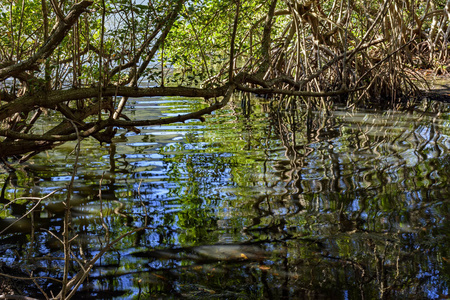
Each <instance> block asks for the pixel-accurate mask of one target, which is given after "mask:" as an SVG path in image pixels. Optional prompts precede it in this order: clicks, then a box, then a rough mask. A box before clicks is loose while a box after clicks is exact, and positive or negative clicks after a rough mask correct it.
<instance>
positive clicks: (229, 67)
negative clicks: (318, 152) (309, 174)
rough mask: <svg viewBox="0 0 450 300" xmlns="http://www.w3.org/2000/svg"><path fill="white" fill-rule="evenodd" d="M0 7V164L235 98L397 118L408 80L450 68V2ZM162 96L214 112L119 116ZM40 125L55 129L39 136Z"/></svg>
mask: <svg viewBox="0 0 450 300" xmlns="http://www.w3.org/2000/svg"><path fill="white" fill-rule="evenodd" d="M0 5H1V6H0V13H1V18H0V28H1V29H2V32H4V33H5V34H2V35H1V37H0V85H1V86H0V87H1V91H0V92H1V94H0V99H1V106H0V120H1V129H0V136H1V137H2V143H1V145H0V157H2V158H3V159H5V158H7V157H15V158H20V159H21V160H22V161H24V160H26V159H27V158H29V157H30V156H31V155H33V154H35V153H38V152H39V151H42V150H44V149H49V148H51V147H53V146H54V145H57V144H59V143H62V142H64V141H68V140H76V139H81V138H85V137H88V136H93V137H94V138H96V139H97V140H98V141H99V142H110V141H111V138H112V137H113V136H114V133H115V130H114V128H117V127H122V128H128V129H129V130H134V131H138V129H136V128H135V126H142V125H156V124H163V123H171V122H180V121H184V120H187V119H192V118H196V119H202V115H204V114H207V113H211V112H212V111H214V110H216V109H219V108H221V107H223V106H224V105H225V104H226V103H227V101H228V99H229V96H230V95H231V94H232V93H233V92H234V91H236V90H240V91H244V92H252V93H257V94H259V95H264V94H266V95H271V96H274V97H275V96H276V98H274V99H276V100H277V101H278V104H279V105H280V106H283V107H288V106H289V105H293V104H295V103H297V102H301V103H306V104H307V105H308V106H309V107H311V106H313V105H316V106H317V105H319V106H321V107H322V108H327V107H328V106H329V104H331V103H333V102H336V101H340V102H343V103H345V104H347V105H348V106H353V105H371V104H373V103H374V102H376V103H378V104H380V103H382V104H388V105H395V104H396V103H399V101H400V102H401V101H407V100H409V99H411V97H413V96H415V95H416V93H417V88H416V85H415V84H414V82H415V81H414V80H413V79H417V76H416V74H415V71H416V70H417V68H427V69H433V70H434V71H435V72H440V73H442V72H446V70H445V62H446V61H447V60H448V35H449V31H450V27H449V26H448V19H449V16H450V12H449V5H450V3H449V1H447V3H444V2H443V1H439V0H428V1H411V0H409V1H398V0H384V1H365V0H360V1H337V0H335V1H301V0H284V1H282V0H280V1H278V0H255V1H244V0H235V1H229V0H226V1H224V0H202V1H182V0H180V1H163V0H161V1H148V3H147V2H133V1H128V0H123V1H122V0H120V1H117V0H114V1H99V2H96V3H94V2H92V1H81V2H79V3H73V2H70V1H69V2H67V1H64V2H60V3H58V2H57V1H54V0H52V1H6V0H3V1H2V2H1V4H0ZM147 86H150V87H147ZM164 95H175V96H176V95H178V96H187V97H204V98H205V99H210V98H213V99H214V100H212V101H211V105H210V107H208V108H206V109H203V110H200V111H198V112H196V113H192V114H187V115H183V116H177V117H172V118H166V119H156V120H133V121H132V120H130V119H129V118H128V117H127V116H125V115H123V114H122V110H123V107H124V106H125V104H126V102H127V99H128V98H129V97H142V96H164ZM222 97H223V98H222ZM317 99H319V100H317ZM46 114H51V115H52V117H54V118H56V119H59V120H60V123H59V124H58V125H57V126H55V127H54V128H52V129H51V130H48V131H45V132H43V131H42V130H40V129H39V128H40V127H39V126H38V125H39V122H40V119H41V118H40V117H41V116H43V115H46ZM25 154H26V155H25Z"/></svg>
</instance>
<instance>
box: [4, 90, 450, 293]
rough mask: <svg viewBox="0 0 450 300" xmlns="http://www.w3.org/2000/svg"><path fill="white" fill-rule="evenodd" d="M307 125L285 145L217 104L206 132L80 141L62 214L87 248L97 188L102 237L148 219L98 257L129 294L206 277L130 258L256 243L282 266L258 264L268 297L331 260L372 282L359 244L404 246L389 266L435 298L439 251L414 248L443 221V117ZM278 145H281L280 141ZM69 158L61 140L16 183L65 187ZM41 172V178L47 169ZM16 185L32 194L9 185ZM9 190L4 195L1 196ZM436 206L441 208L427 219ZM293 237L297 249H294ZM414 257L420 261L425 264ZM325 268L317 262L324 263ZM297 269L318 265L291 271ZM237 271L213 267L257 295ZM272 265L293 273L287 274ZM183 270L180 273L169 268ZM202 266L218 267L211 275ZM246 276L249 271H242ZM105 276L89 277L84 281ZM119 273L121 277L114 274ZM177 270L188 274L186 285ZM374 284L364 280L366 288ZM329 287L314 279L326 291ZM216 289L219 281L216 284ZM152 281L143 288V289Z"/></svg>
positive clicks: (192, 129) (321, 120) (149, 113)
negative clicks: (83, 234)
mask: <svg viewBox="0 0 450 300" xmlns="http://www.w3.org/2000/svg"><path fill="white" fill-rule="evenodd" d="M191 104H192V105H195V106H196V108H201V107H203V106H204V105H205V104H202V103H201V102H198V103H195V101H192V100H190V102H187V101H185V100H183V99H179V98H168V99H161V98H155V99H142V100H137V99H132V100H131V102H130V106H129V107H128V108H127V109H128V111H127V112H126V114H127V115H129V116H130V117H131V118H132V119H154V118H159V117H160V116H161V115H164V116H176V115H178V114H181V113H187V112H189V111H191V109H192V107H191V106H190V105H191ZM174 106H175V107H176V109H175V108H174ZM255 110H256V109H255ZM314 116H315V118H316V119H314V120H315V122H313V124H312V125H311V126H312V128H310V130H309V132H312V134H310V135H309V136H308V131H307V130H306V128H305V124H306V122H304V120H303V119H301V120H300V121H299V124H298V126H297V132H296V145H293V143H292V136H293V135H292V132H290V131H289V130H286V131H283V130H285V129H286V128H288V127H289V126H286V127H283V128H279V127H277V126H272V127H271V126H270V125H269V122H267V118H268V117H267V112H264V113H257V112H254V113H253V114H251V115H250V117H249V118H250V119H248V118H244V117H243V116H242V114H241V113H240V110H239V108H238V109H237V110H236V109H232V108H230V107H228V108H227V109H225V110H223V111H221V112H219V113H216V114H213V115H212V116H207V121H206V122H205V123H201V122H200V121H197V120H191V121H189V122H186V123H183V124H173V125H163V126H147V127H140V128H139V129H140V130H141V133H140V134H135V133H133V132H126V130H123V129H120V130H119V135H118V136H117V137H116V143H115V148H114V147H108V146H107V145H101V146H100V145H98V143H96V142H95V141H94V140H91V139H89V140H86V141H83V145H84V147H83V149H82V154H81V157H80V162H79V172H78V174H77V177H76V178H75V181H76V184H75V192H74V193H75V194H76V195H78V196H77V198H76V200H74V203H76V205H77V207H75V208H74V214H76V216H77V218H80V220H78V221H79V222H81V219H83V222H92V224H93V225H92V224H91V225H90V227H89V228H92V229H90V230H92V232H89V234H90V235H91V237H92V239H93V241H92V242H90V243H93V244H94V243H95V242H94V241H95V237H96V236H100V237H102V238H103V233H102V232H95V230H97V229H94V228H95V225H98V224H100V221H99V220H100V217H99V211H100V205H99V204H98V194H99V190H100V186H99V182H100V180H101V181H102V187H101V190H102V194H103V203H102V207H103V209H104V211H105V212H104V214H105V216H104V219H105V222H106V223H107V224H108V226H109V227H110V228H111V230H112V232H113V234H116V235H117V234H119V233H121V232H123V231H124V230H126V229H132V228H136V227H138V226H142V225H143V224H144V223H145V218H148V220H147V221H148V222H149V224H150V227H151V229H148V230H146V231H145V232H144V233H143V234H142V236H141V237H140V238H139V240H137V238H136V240H133V239H134V237H132V238H130V239H129V240H127V241H124V242H123V244H120V245H119V246H118V249H121V250H120V251H123V252H121V253H120V255H119V254H117V253H116V254H114V253H111V257H110V260H111V262H112V263H114V262H116V261H120V263H127V264H129V265H128V266H127V267H121V268H119V269H112V270H114V271H115V272H117V273H116V275H114V276H116V277H115V278H117V280H118V282H119V283H118V284H119V285H120V286H122V287H123V288H124V289H125V290H132V291H134V293H135V294H136V293H137V291H138V288H137V287H136V285H135V282H136V278H141V277H142V278H143V274H144V273H145V274H146V276H150V275H148V274H152V273H153V272H156V271H158V270H162V271H161V273H158V274H157V275H158V276H163V277H164V278H167V280H168V282H169V283H170V284H174V286H176V287H174V289H179V290H180V291H181V290H183V287H182V286H185V287H188V286H189V285H193V284H197V283H196V282H198V281H199V280H200V279H199V278H200V277H199V276H197V275H198V274H200V271H199V269H191V267H192V265H195V266H196V267H198V266H202V267H204V268H205V269H206V267H207V265H205V264H203V262H201V260H199V261H197V260H195V259H194V258H189V259H185V260H183V259H180V258H177V259H175V258H171V259H157V258H136V257H134V256H133V253H135V252H137V251H150V250H151V249H153V248H155V249H156V248H157V249H163V250H167V251H168V250H169V249H180V251H181V252H182V253H183V254H184V255H188V254H192V253H190V252H189V251H190V250H192V249H191V248H189V249H190V250H189V249H188V250H183V247H191V246H199V245H215V244H220V243H226V244H234V243H238V242H246V243H255V244H258V245H260V244H261V247H262V248H264V247H266V250H267V251H268V253H271V251H274V250H277V249H280V248H283V249H286V251H287V253H288V254H287V255H285V257H286V260H285V261H283V262H281V260H282V259H284V258H283V255H281V256H279V257H276V256H270V255H269V256H268V258H267V259H266V261H265V263H266V264H267V265H270V266H271V268H272V269H271V270H270V271H267V272H268V273H267V274H269V275H270V276H272V277H270V278H271V279H270V280H272V281H270V282H269V285H270V284H273V286H279V285H280V281H277V280H278V278H279V277H280V276H278V275H276V274H286V275H285V278H287V279H286V280H293V281H292V282H290V283H289V285H290V286H292V288H294V289H296V286H297V285H296V284H297V283H298V282H297V281H296V280H301V279H302V278H303V277H302V276H303V275H302V273H301V272H302V271H299V270H308V271H310V272H315V270H316V269H320V270H330V272H331V271H336V272H339V270H340V269H342V268H344V267H342V265H339V264H338V263H337V262H339V263H340V262H341V261H340V260H339V259H342V261H345V262H347V263H348V262H349V261H356V263H357V264H360V265H362V266H364V267H365V268H366V269H365V270H366V272H367V273H370V272H375V271H374V270H373V268H375V267H373V266H372V267H370V266H371V264H372V263H373V262H374V260H375V259H377V258H376V256H375V255H374V252H373V249H372V248H370V247H372V246H369V242H368V240H371V241H372V243H374V244H375V245H377V246H379V247H380V248H379V251H380V252H378V253H377V255H381V254H379V253H383V252H382V251H384V249H383V247H386V251H387V252H388V253H389V255H391V256H392V257H388V258H386V261H389V260H390V261H394V260H395V257H394V256H395V255H400V254H398V253H400V251H399V249H400V248H401V247H405V250H402V251H403V252H408V251H409V249H406V248H407V247H412V248H415V249H417V252H418V253H414V254H411V256H408V257H407V256H406V254H405V257H401V259H405V260H406V261H408V262H410V263H411V264H412V263H416V265H415V266H416V267H417V270H418V271H417V273H412V274H413V277H415V278H417V279H419V278H422V279H423V280H427V282H428V285H427V286H425V289H424V291H425V293H426V295H427V296H428V297H434V296H435V295H440V293H442V291H443V289H442V287H443V286H444V285H445V282H444V279H442V277H441V276H440V274H439V271H438V269H437V268H440V265H439V264H438V263H437V262H436V260H437V256H438V255H445V253H444V254H440V253H439V252H438V251H441V250H440V249H439V246H438V245H435V244H432V241H431V242H430V241H428V240H427V243H431V244H432V246H433V247H431V246H429V245H428V244H425V243H422V242H423V240H422V236H420V235H421V234H423V235H424V234H429V235H432V232H431V230H430V228H433V227H434V228H435V229H436V230H437V229H439V227H442V226H444V223H445V221H443V220H446V218H447V215H446V212H445V211H446V209H447V207H446V206H445V204H442V203H443V202H442V201H443V200H444V199H448V197H450V195H449V191H448V182H447V181H448V178H449V177H450V174H449V173H450V172H449V171H448V168H449V159H448V155H449V147H450V140H449V134H450V130H449V128H448V121H447V120H444V119H445V118H448V115H446V114H442V115H441V116H440V117H436V116H430V117H428V118H427V117H423V119H422V120H421V121H417V116H415V115H412V114H400V113H393V112H389V113H376V112H354V113H352V112H344V111H337V112H335V113H333V116H331V117H326V116H324V115H323V114H320V113H315V115H314ZM323 124H325V127H323V126H324V125H323ZM321 126H322V127H321ZM120 134H122V136H120ZM280 136H283V137H285V138H284V140H283V141H282V140H281V139H280ZM73 147H74V143H67V144H66V145H64V146H63V147H62V148H58V149H57V150H55V151H54V152H49V154H41V155H39V156H38V157H36V158H34V159H33V160H31V162H30V165H29V170H30V171H29V172H30V174H31V175H33V174H34V176H36V178H37V180H34V183H33V184H35V185H37V186H38V187H39V188H40V192H41V193H48V192H49V191H52V190H54V189H56V188H57V187H63V186H64V185H65V184H67V183H68V182H69V181H70V179H71V175H70V173H71V171H72V170H73V163H74V156H73V154H70V152H71V151H72V150H73ZM69 154H70V155H69ZM46 164H48V165H51V166H52V168H50V169H47V168H46V167H45V166H46ZM112 165H113V166H114V168H112V167H111V166H112ZM42 166H43V167H42ZM16 181H17V182H20V180H16ZM20 184H22V185H23V183H20ZM27 184H30V183H27ZM17 188H18V189H20V188H23V189H25V190H31V189H30V188H25V187H21V186H20V185H19V184H17ZM8 192H9V193H13V192H15V190H14V189H11V188H8ZM58 195H60V197H61V196H62V195H63V193H62V192H61V193H59V194H58ZM54 200H55V199H52V201H54ZM441 206H444V207H443V208H442V211H440V210H439V209H438V208H440V207H441ZM431 216H436V219H433V218H432V217H431ZM53 226H54V228H57V225H53ZM77 226H78V225H77ZM80 226H81V225H80ZM80 228H81V227H80ZM406 237H408V238H406ZM45 238H47V237H44V239H45ZM304 240H306V241H307V242H308V244H306V245H304V244H301V243H303V241H304ZM318 241H320V243H319V242H318ZM264 243H265V244H264ZM409 243H411V244H409ZM97 247H98V245H97ZM396 247H397V248H396ZM44 248H45V247H44ZM183 251H184V252H183ZM390 251H391V252H390ZM425 251H431V252H430V253H428V254H427V255H426V256H424V255H423V253H425ZM433 251H434V252H433ZM442 251H444V250H442ZM403 252H402V253H403ZM95 253H96V252H95V251H92V253H91V254H95ZM243 254H244V255H245V253H243ZM121 255H122V256H123V257H122V256H121ZM180 255H181V254H180ZM371 255H373V256H371ZM402 255H403V254H402ZM412 255H417V257H416V256H414V257H413V258H411V257H412ZM119 256H120V258H119ZM328 256H331V257H333V258H332V259H331V258H329V257H328ZM393 257H394V258H393ZM327 259H329V260H330V261H331V262H332V263H330V265H326V264H324V263H323V261H327ZM414 259H416V260H417V261H414ZM309 260H311V261H314V264H316V265H318V266H319V267H317V268H312V267H311V266H310V265H308V264H307V263H305V262H304V261H306V262H308V261H309ZM192 261H194V262H195V263H192ZM294 262H295V263H294ZM239 263H240V264H241V265H239V266H238V267H236V266H235V265H229V266H228V265H227V264H226V263H222V267H227V268H230V269H232V270H233V272H234V273H233V274H237V275H238V274H244V275H242V276H243V278H247V279H245V280H244V279H242V278H241V279H240V280H242V282H240V281H238V280H237V281H236V282H237V283H236V284H237V285H239V286H242V287H243V286H252V287H254V288H255V289H257V288H258V284H260V281H256V282H247V281H246V280H248V278H252V276H250V275H249V274H253V276H254V275H255V274H256V272H260V271H261V269H258V265H257V264H255V263H254V262H252V261H249V262H248V263H245V260H240V261H239ZM424 263H425V264H424ZM426 263H428V265H426ZM196 264H197V265H196ZM290 264H292V265H290ZM312 264H313V263H312ZM283 265H284V266H286V268H289V267H292V269H289V270H287V271H286V270H284V269H283V268H282V267H281V266H283ZM343 265H345V264H343ZM366 265H367V266H366ZM182 266H183V268H184V269H183V271H181V269H179V268H178V267H180V268H181V267H182ZM214 267H215V268H217V269H218V270H219V269H221V267H220V266H219V265H214ZM245 267H249V270H251V271H249V272H250V273H245V272H247V271H246V270H245ZM127 268H128V269H127ZM192 268H193V267H192ZM233 268H234V269H233ZM355 268H356V267H355ZM387 268H388V269H389V267H387ZM405 268H406V267H405ZM106 269H107V268H106V267H105V268H103V267H100V266H98V267H97V268H96V269H95V270H94V272H93V273H92V275H93V278H96V277H98V276H101V275H102V272H107V271H106ZM356 269H357V268H356ZM136 270H141V271H142V272H143V273H139V272H141V271H136ZM164 270H165V271H164ZM258 270H259V271H258ZM430 270H431V271H430ZM135 271H136V272H137V273H136V274H135V275H133V274H132V272H135ZM127 272H130V274H127V275H123V276H119V274H124V273H127ZM164 272H166V273H164ZM183 272H186V274H188V273H189V272H194V274H197V275H194V276H192V278H193V279H189V278H188V277H189V276H188V275H185V273H183ZM195 272H197V273H195ZM227 272H228V271H227ZM252 272H253V273H252ZM283 272H284V273H283ZM324 272H325V271H324ZM355 272H356V271H355ZM389 272H390V271H389ZM402 272H403V271H402ZM404 272H405V273H407V272H406V271H404ZM325 273H326V272H325ZM350 273H351V272H350ZM171 274H172V275H173V274H177V275H176V276H178V278H177V280H178V281H177V280H174V281H171V280H172V279H171V278H172V277H170V276H172V275H171ZM224 274H228V275H229V276H231V275H230V274H229V273H226V272H225V271H224ZM355 274H356V275H355ZM355 274H353V275H354V276H355V277H354V278H353V277H351V276H353V275H348V276H349V278H347V279H348V280H349V281H352V280H358V276H360V274H357V273H355ZM389 274H391V273H389ZM191 275H192V274H191ZM237 275H236V276H237ZM376 275H377V274H374V273H371V276H373V278H376ZM184 276H187V277H184ZM283 276H284V275H283ZM305 276H306V275H305ZM308 276H309V275H308ZM320 276H323V274H322V275H319V274H316V278H319V277H320ZM336 276H337V275H336ZM336 276H335V275H330V277H329V278H321V280H322V282H323V283H324V284H325V283H327V282H329V281H332V280H333V279H332V278H335V277H336ZM155 278H158V277H157V276H156V277H155ZM186 278H187V279H186ZM305 278H306V277H305ZM308 278H310V277H308ZM341 279H342V278H341ZM152 280H153V281H152ZM183 280H186V282H183ZM222 280H223V281H222V282H224V284H226V282H227V280H228V278H222ZM317 280H319V279H317ZM156 281H157V280H156V279H154V278H153V279H143V282H144V283H145V284H147V285H152V284H155V282H156ZM175 281H176V282H175ZM202 284H204V285H205V286H207V283H204V282H203V283H202ZM303 284H304V282H303ZM336 284H338V283H336ZM432 284H435V285H437V286H438V287H437V288H433V287H432ZM299 286H300V287H301V285H299ZM375 286H376V284H375ZM334 288H335V289H336V290H339V289H341V288H342V293H341V294H340V295H341V296H342V297H343V298H344V299H352V298H353V296H354V294H352V293H353V292H354V290H351V289H349V288H348V286H347V287H345V288H344V287H343V286H334ZM373 288H374V287H373ZM211 289H212V288H211ZM296 291H298V290H296ZM446 293H447V292H446V291H445V293H444V294H446ZM352 295H353V296H352ZM368 298H370V297H368Z"/></svg>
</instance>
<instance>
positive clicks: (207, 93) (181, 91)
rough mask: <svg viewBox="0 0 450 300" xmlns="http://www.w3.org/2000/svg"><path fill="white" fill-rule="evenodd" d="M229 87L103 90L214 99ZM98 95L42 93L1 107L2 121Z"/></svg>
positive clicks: (108, 94) (93, 91)
mask: <svg viewBox="0 0 450 300" xmlns="http://www.w3.org/2000/svg"><path fill="white" fill-rule="evenodd" d="M226 91H227V86H223V87H220V88H216V89H198V88H189V87H158V88H133V87H115V86H111V87H107V88H105V89H104V90H103V92H102V94H103V96H104V97H112V96H123V97H155V96H182V97H203V98H207V99H208V98H214V97H220V96H224V95H225V92H226ZM97 95H98V88H96V87H93V88H84V89H69V90H62V91H61V90H60V91H52V92H49V93H44V92H41V93H39V94H36V95H29V96H24V97H20V98H17V99H15V100H14V101H12V102H10V103H8V104H6V105H4V106H2V107H0V120H3V119H5V118H7V117H10V116H12V115H13V114H14V113H17V112H24V113H26V112H29V111H31V110H33V109H35V108H36V107H45V108H50V109H54V108H55V107H56V105H57V104H58V103H61V102H66V101H71V100H81V99H86V98H95V97H97Z"/></svg>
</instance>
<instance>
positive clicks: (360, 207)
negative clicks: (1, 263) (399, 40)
mask: <svg viewBox="0 0 450 300" xmlns="http://www.w3.org/2000/svg"><path fill="white" fill-rule="evenodd" d="M278 117H281V118H284V117H285V116H278ZM320 117H323V118H324V119H328V118H332V117H329V116H327V115H319V116H317V118H316V120H317V121H315V122H316V123H315V125H316V128H315V130H309V129H308V128H305V127H311V126H312V127H314V125H313V124H311V122H309V121H308V120H307V119H308V114H307V113H306V114H304V115H302V116H295V117H292V116H288V118H284V119H283V120H281V121H280V122H279V123H278V124H279V126H278V127H277V133H278V134H279V135H280V136H281V140H282V141H283V146H284V147H285V149H286V152H285V154H286V158H287V159H288V160H287V161H277V162H275V164H274V165H273V169H274V172H276V173H277V177H278V178H280V179H282V180H283V182H278V184H279V185H281V186H282V187H284V188H285V191H286V192H285V193H283V194H277V195H264V196H262V197H260V198H258V200H255V205H254V208H256V209H257V210H256V211H257V216H256V217H254V218H253V221H254V223H253V224H252V226H251V227H250V229H248V230H247V231H246V233H247V234H250V235H252V238H253V239H254V240H266V241H277V240H278V241H279V240H283V241H286V244H287V245H289V246H287V248H288V250H287V251H288V252H289V253H290V254H289V256H287V257H286V258H287V260H288V263H287V266H288V267H287V269H288V271H286V272H287V273H289V274H290V275H289V276H288V277H289V280H291V279H292V278H291V277H290V276H292V277H293V278H296V281H297V282H301V283H302V284H303V287H304V288H305V290H310V291H317V288H318V287H319V286H314V285H315V284H317V283H318V282H319V283H321V284H320V287H321V289H322V291H326V290H327V288H329V289H330V290H329V291H332V290H335V289H339V290H342V289H347V291H348V293H350V295H353V297H358V298H359V297H365V298H373V297H381V298H386V297H394V298H397V297H400V296H402V297H406V298H408V297H409V298H410V297H413V298H418V299H420V298H423V297H433V296H435V295H442V294H445V293H446V292H445V291H446V282H447V279H446V278H447V276H446V275H445V273H446V272H442V271H443V270H442V269H443V268H445V265H444V266H443V265H442V261H440V259H439V257H441V256H442V255H443V248H447V247H446V246H444V247H442V245H445V242H446V241H442V240H441V238H439V235H438V236H436V234H435V232H436V230H439V229H438V228H441V227H442V220H443V219H445V218H446V215H447V213H446V214H439V213H437V211H436V210H437V208H438V207H439V208H441V207H442V206H445V207H448V205H447V204H442V199H447V198H448V197H449V195H448V194H449V193H448V188H447V180H445V178H448V176H449V168H448V163H446V161H448V158H447V156H445V155H444V156H441V154H443V153H447V152H448V149H447V148H446V145H445V144H442V143H439V141H443V140H446V139H447V136H446V135H445V134H442V133H441V132H439V131H440V130H439V129H440V128H441V125H440V124H439V122H437V121H436V120H433V119H430V118H417V119H414V122H412V123H406V122H409V121H411V119H410V118H408V116H406V119H407V120H406V121H405V120H402V119H401V118H399V117H398V116H396V115H392V116H389V115H388V116H386V117H385V118H383V119H381V120H375V121H380V123H378V124H375V125H371V126H367V125H366V126H364V127H365V128H362V126H360V125H359V124H357V126H358V130H349V128H348V127H350V129H351V126H349V125H348V123H346V120H345V118H343V120H342V121H341V122H343V124H342V125H341V127H339V126H336V120H320ZM289 120H297V121H295V122H296V123H293V122H290V123H289ZM435 121H436V122H435ZM347 122H348V121H347ZM304 124H306V126H304ZM321 124H327V125H324V126H321ZM325 126H327V127H328V128H324V127H325ZM289 127H290V128H289ZM333 127H334V128H333ZM375 127H379V128H380V129H381V133H382V134H380V130H379V129H378V128H375ZM374 128H375V129H374ZM330 131H331V132H330ZM332 131H335V133H333V132H332ZM396 131H398V133H397V134H395V132H396ZM307 132H314V133H315V134H314V137H315V138H314V139H309V137H310V135H307V134H305V133H307ZM320 132H321V133H320ZM343 132H344V133H345V134H342V133H343ZM423 132H426V134H425V135H423ZM325 133H326V134H325ZM321 135H324V138H318V137H320V136H321ZM330 137H331V139H330ZM333 137H337V138H333ZM352 141H353V142H352ZM404 144H406V146H403V145H404ZM350 149H351V150H352V152H353V154H352V153H351V152H350V153H349V150H350ZM311 173H312V174H311ZM442 179H444V180H442ZM295 198H297V199H298V201H293V200H294V199H295ZM299 207H302V208H303V209H301V210H299ZM269 210H271V211H272V212H277V211H278V212H283V213H281V214H278V215H277V214H276V213H270V212H269ZM299 241H310V245H314V247H318V248H319V249H315V250H312V249H309V248H314V247H310V246H309V245H308V246H306V247H305V246H299ZM443 242H444V244H443ZM308 251H312V252H311V253H310V255H311V254H312V256H313V257H314V259H315V260H316V265H314V266H312V265H310V264H309V262H308V263H307V264H305V252H308ZM446 252H447V251H446V250H445V252H444V253H446ZM290 257H298V258H299V259H298V260H297V261H294V260H291V259H289V258H290ZM306 257H307V256H306ZM444 257H445V254H444ZM275 265H277V266H279V264H275ZM299 269H301V270H305V269H306V270H307V272H305V273H304V274H299V273H298V272H296V271H292V270H299ZM441 270H442V271H441ZM315 273H317V274H315ZM442 273H444V274H442ZM441 274H442V275H443V276H441ZM308 278H315V279H314V280H311V281H308V280H307V279H308ZM308 282H309V284H308ZM302 284H300V285H302ZM289 286H292V285H289ZM340 286H342V288H339V287H340ZM307 287H308V288H307ZM358 293H360V294H358Z"/></svg>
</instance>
